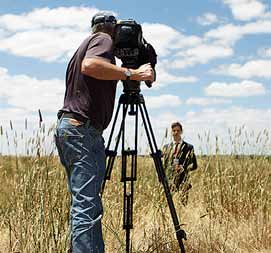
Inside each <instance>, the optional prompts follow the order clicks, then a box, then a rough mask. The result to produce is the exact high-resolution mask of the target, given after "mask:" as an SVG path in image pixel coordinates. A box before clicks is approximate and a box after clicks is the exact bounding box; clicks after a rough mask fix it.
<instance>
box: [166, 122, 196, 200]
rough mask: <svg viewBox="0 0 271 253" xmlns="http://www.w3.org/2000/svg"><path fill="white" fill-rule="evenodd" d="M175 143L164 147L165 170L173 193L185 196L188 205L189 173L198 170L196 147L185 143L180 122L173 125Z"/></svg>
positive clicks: (190, 186)
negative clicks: (177, 192)
mask: <svg viewBox="0 0 271 253" xmlns="http://www.w3.org/2000/svg"><path fill="white" fill-rule="evenodd" d="M171 131H172V137H173V141H172V142H171V143H169V144H166V145H164V146H163V157H164V169H165V172H166V176H167V178H168V181H169V185H170V189H171V191H172V192H176V191H179V192H181V193H182V194H183V199H182V202H183V204H184V205H186V204H187V200H188V191H189V189H191V188H192V185H191V183H190V182H189V181H190V180H189V172H190V171H193V170H195V169H197V159H196V155H195V153H194V147H193V146H192V145H191V144H189V143H187V142H185V141H184V140H183V139H182V138H181V135H182V133H183V128H182V125H181V123H180V122H174V123H172V124H171Z"/></svg>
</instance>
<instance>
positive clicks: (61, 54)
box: [0, 7, 98, 62]
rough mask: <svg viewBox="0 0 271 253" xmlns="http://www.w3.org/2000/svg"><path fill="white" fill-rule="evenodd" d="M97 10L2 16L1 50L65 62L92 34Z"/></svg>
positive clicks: (44, 10) (64, 9) (39, 11)
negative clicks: (91, 28)
mask: <svg viewBox="0 0 271 253" xmlns="http://www.w3.org/2000/svg"><path fill="white" fill-rule="evenodd" d="M97 11H98V9H96V8H86V7H59V8H55V9H49V8H42V9H34V10H33V11H31V12H29V13H23V14H18V15H14V14H12V15H11V14H7V15H2V16H0V38H1V40H0V50H3V51H7V52H9V53H11V54H14V55H17V56H25V57H33V58H38V59H40V60H42V61H47V62H51V61H65V60H67V58H69V57H70V56H71V55H72V53H73V52H74V50H75V49H76V48H77V47H78V45H79V44H80V43H81V42H82V40H83V39H84V38H85V37H87V36H88V34H89V31H90V24H91V17H92V16H93V15H94V14H95V13H96V12H97Z"/></svg>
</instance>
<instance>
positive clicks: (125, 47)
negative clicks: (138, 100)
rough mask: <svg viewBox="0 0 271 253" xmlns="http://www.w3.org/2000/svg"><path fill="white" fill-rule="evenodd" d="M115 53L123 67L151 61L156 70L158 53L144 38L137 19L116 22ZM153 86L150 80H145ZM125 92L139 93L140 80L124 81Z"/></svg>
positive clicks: (134, 66) (135, 66)
mask: <svg viewBox="0 0 271 253" xmlns="http://www.w3.org/2000/svg"><path fill="white" fill-rule="evenodd" d="M113 40H114V54H115V56H116V57H117V58H119V59H120V60H121V61H122V67H126V68H134V69H136V68H138V67H139V66H141V65H142V64H145V63H148V62H149V63H150V64H151V66H152V68H153V70H154V71H155V65H156V63H157V54H156V52H155V50H154V48H153V46H152V45H151V44H149V43H147V41H146V40H145V39H144V38H143V35H142V28H141V25H140V24H138V23H137V22H136V21H135V20H132V19H128V20H120V21H118V23H117V24H116V27H115V31H114V35H113ZM145 83H146V85H147V86H148V87H151V85H150V84H148V82H147V81H146V82H145ZM123 86H124V89H123V91H124V93H139V92H140V82H138V81H132V80H127V81H123Z"/></svg>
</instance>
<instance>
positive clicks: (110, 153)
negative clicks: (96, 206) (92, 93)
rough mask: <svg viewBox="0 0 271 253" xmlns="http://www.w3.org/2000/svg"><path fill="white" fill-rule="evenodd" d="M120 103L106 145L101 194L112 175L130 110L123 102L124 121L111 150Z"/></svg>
mask: <svg viewBox="0 0 271 253" xmlns="http://www.w3.org/2000/svg"><path fill="white" fill-rule="evenodd" d="M120 105H121V102H120V101H119V104H118V108H117V111H116V114H115V118H114V121H113V125H112V130H111V132H110V136H109V141H108V144H107V147H106V150H105V154H106V160H107V163H106V171H105V177H104V180H103V183H102V187H101V196H102V195H103V192H104V188H105V184H106V180H110V177H111V173H112V169H113V165H114V161H115V158H116V155H117V149H118V146H119V141H120V137H121V133H122V131H123V129H124V124H125V123H124V122H125V118H126V115H127V111H128V105H126V104H123V115H122V121H121V126H120V129H119V132H118V135H117V139H116V144H115V148H114V150H110V149H109V148H110V144H111V140H112V136H113V133H114V129H115V125H116V122H117V118H118V114H119V110H120Z"/></svg>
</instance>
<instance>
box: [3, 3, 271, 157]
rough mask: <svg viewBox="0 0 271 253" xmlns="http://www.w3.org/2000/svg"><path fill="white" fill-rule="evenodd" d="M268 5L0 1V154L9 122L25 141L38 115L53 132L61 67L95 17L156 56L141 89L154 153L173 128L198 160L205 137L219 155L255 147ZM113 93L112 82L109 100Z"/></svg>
mask: <svg viewBox="0 0 271 253" xmlns="http://www.w3.org/2000/svg"><path fill="white" fill-rule="evenodd" d="M270 7H271V1H270V0H201V1H196V0H190V1H177V0H172V1H160V0H156V1H153V0H149V1H142V0H137V1H124V0H118V1H103V0H99V1H82V0H78V1H69V0H66V1H61V0H58V1H31V0H13V1H7V0H0V126H1V129H2V130H1V133H2V134H1V137H0V138H1V150H0V152H3V153H4V152H7V148H6V146H7V139H8V137H6V136H11V135H12V134H13V135H14V133H10V131H11V126H10V121H12V129H13V132H14V129H16V131H17V133H24V134H25V135H26V134H27V133H26V132H27V131H28V132H29V131H30V132H31V131H32V130H33V131H34V130H35V129H38V128H39V114H38V110H40V111H41V112H42V116H43V124H45V125H46V127H47V129H48V128H50V127H52V126H53V125H54V124H55V122H56V113H57V111H58V110H59V109H60V108H61V107H62V104H63V97H64V92H65V82H64V78H65V71H66V66H67V64H68V61H69V59H70V57H71V56H72V54H73V53H74V51H75V50H76V49H77V47H78V46H79V45H80V43H81V42H82V41H83V40H84V38H86V37H87V36H89V34H90V23H91V18H92V16H93V15H94V14H95V13H96V12H98V11H101V10H107V11H111V12H113V13H114V14H115V15H116V16H117V18H118V19H127V18H132V19H134V20H136V21H137V22H138V23H140V24H141V25H142V29H143V36H144V37H145V39H146V40H147V41H148V42H149V43H151V44H152V45H153V46H154V48H155V49H156V52H157V54H158V64H157V66H156V72H157V81H156V83H154V84H153V87H152V88H151V89H149V88H147V87H145V86H144V84H141V89H142V94H143V95H144V97H145V100H146V105H147V108H148V112H149V115H150V118H151V122H152V126H153V128H154V133H155V135H156V139H157V142H158V145H159V146H160V145H162V144H163V143H164V141H165V138H164V137H165V131H166V129H167V128H170V124H171V122H173V121H180V122H181V123H182V125H183V128H184V136H183V137H184V139H186V140H187V141H188V142H190V143H192V144H193V145H194V146H195V149H196V151H197V152H200V150H201V149H202V146H204V145H206V143H205V142H206V139H208V136H209V135H211V137H210V138H211V140H212V141H213V140H215V137H216V136H217V137H218V138H219V140H220V141H221V143H224V144H225V143H228V144H227V145H228V146H227V145H226V144H225V145H226V146H227V147H225V149H227V150H232V147H231V144H232V142H233V141H232V139H231V137H230V136H235V135H236V136H237V137H238V136H239V137H240V136H241V137H242V138H243V137H244V136H247V135H249V137H250V140H251V146H253V145H254V146H257V141H258V139H259V138H258V139H257V136H258V137H259V135H261V134H262V135H263V133H264V134H265V135H266V136H267V135H268V133H269V131H270V129H271V106H270V98H271V84H270V79H271V71H270V69H271V43H270V42H271V9H270ZM118 64H119V65H120V64H121V63H120V62H119V61H118ZM121 93H122V84H121V82H119V84H118V90H117V98H116V102H117V100H118V97H119V95H120V94H121ZM26 119H27V122H28V123H27V124H28V127H27V130H26V127H25V125H26V123H25V122H26ZM240 129H241V130H242V131H241V133H240V131H239V130H240ZM109 131H110V126H109V127H108V129H107V130H106V131H105V134H104V135H105V139H106V137H107V136H108V132H109ZM243 135H244V136H243ZM262 135H261V136H262ZM168 136H169V135H168ZM9 138H10V137H9ZM244 138H245V137H244ZM266 138H268V137H266ZM168 140H169V137H167V139H166V141H168ZM252 142H253V143H252ZM268 147H269V148H270V146H268Z"/></svg>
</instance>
